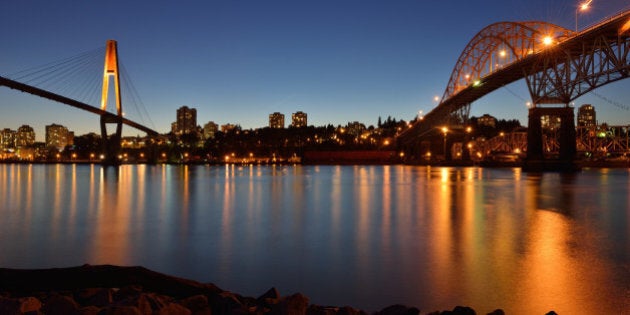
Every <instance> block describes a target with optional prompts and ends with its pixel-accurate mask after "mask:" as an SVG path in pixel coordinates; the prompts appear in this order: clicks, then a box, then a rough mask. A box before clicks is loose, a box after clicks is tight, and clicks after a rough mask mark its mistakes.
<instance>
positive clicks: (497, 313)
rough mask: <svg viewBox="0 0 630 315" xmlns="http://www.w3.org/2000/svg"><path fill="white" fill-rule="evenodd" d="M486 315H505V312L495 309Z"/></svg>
mask: <svg viewBox="0 0 630 315" xmlns="http://www.w3.org/2000/svg"><path fill="white" fill-rule="evenodd" d="M488 315H505V312H504V311H503V310H502V309H500V308H499V309H496V310H494V311H492V312H490V313H488Z"/></svg>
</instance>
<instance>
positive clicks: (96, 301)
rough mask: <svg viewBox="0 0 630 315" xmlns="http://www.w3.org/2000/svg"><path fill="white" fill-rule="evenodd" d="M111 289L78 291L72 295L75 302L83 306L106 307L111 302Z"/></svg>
mask: <svg viewBox="0 0 630 315" xmlns="http://www.w3.org/2000/svg"><path fill="white" fill-rule="evenodd" d="M113 291H114V290H113V289H110V288H87V289H81V290H78V291H77V292H76V293H75V294H74V298H75V300H76V301H77V302H78V303H79V304H80V305H84V306H88V305H94V306H100V307H103V306H107V305H110V304H112V302H113Z"/></svg>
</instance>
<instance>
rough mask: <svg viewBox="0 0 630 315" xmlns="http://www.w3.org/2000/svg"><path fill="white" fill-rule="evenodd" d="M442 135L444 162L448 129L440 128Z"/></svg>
mask: <svg viewBox="0 0 630 315" xmlns="http://www.w3.org/2000/svg"><path fill="white" fill-rule="evenodd" d="M442 133H443V134H444V149H443V152H444V160H445V161H446V134H447V133H448V128H447V127H446V126H444V127H442Z"/></svg>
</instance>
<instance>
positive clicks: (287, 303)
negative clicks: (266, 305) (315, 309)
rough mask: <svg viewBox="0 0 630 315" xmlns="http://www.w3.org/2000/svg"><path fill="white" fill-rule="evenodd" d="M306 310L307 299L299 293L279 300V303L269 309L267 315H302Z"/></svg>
mask: <svg viewBox="0 0 630 315" xmlns="http://www.w3.org/2000/svg"><path fill="white" fill-rule="evenodd" d="M307 308H308V298H307V297H306V296H304V295H303V294H301V293H296V294H293V295H291V296H287V297H284V298H281V299H280V302H279V303H278V304H276V305H274V306H273V307H272V308H271V311H270V312H269V314H272V315H275V314H282V315H304V314H306V309H307Z"/></svg>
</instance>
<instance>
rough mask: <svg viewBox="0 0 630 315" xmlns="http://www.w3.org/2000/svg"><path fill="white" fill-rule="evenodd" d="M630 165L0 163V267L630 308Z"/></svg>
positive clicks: (547, 306) (383, 301)
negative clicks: (572, 170)
mask: <svg viewBox="0 0 630 315" xmlns="http://www.w3.org/2000/svg"><path fill="white" fill-rule="evenodd" d="M629 193H630V171H629V170H627V169H592V170H589V169H587V170H584V171H582V172H580V173H577V174H568V175H567V174H557V173H545V174H531V173H524V172H521V171H520V169H509V168H506V169H486V168H475V167H471V168H448V167H414V166H231V165H230V166H171V165H157V166H146V165H124V166H121V167H120V168H111V167H110V168H106V169H104V168H102V167H101V166H99V165H24V164H22V165H17V164H0V198H2V201H1V203H0V267H10V268H49V267H67V266H77V265H82V264H85V263H89V264H117V265H143V266H145V267H147V268H150V269H153V270H156V271H159V272H164V273H168V274H172V275H176V276H180V277H185V278H190V279H194V280H198V281H201V282H212V283H215V284H217V285H218V286H220V287H221V288H223V289H226V290H230V291H235V292H239V293H241V294H244V295H248V296H258V295H260V294H262V293H263V292H265V291H266V290H267V289H269V288H270V287H272V286H275V287H276V288H278V289H279V291H280V293H281V294H283V295H284V294H291V293H294V292H302V293H304V294H305V295H307V296H308V297H309V298H310V301H311V303H316V304H320V305H339V306H343V305H350V306H353V307H357V308H362V309H365V310H368V311H375V310H379V309H381V308H383V307H385V306H387V305H391V304H395V303H401V304H406V305H413V306H416V307H418V308H420V309H421V311H422V312H429V311H435V310H445V309H452V308H453V307H454V306H455V305H468V306H471V307H473V308H475V310H477V312H478V313H482V314H485V313H487V312H490V311H492V310H494V309H496V308H502V309H504V310H505V311H506V312H507V313H508V314H544V313H546V312H548V311H550V310H555V311H556V312H558V313H559V314H620V313H623V312H626V311H628V310H630V199H629V198H630V197H629Z"/></svg>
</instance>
